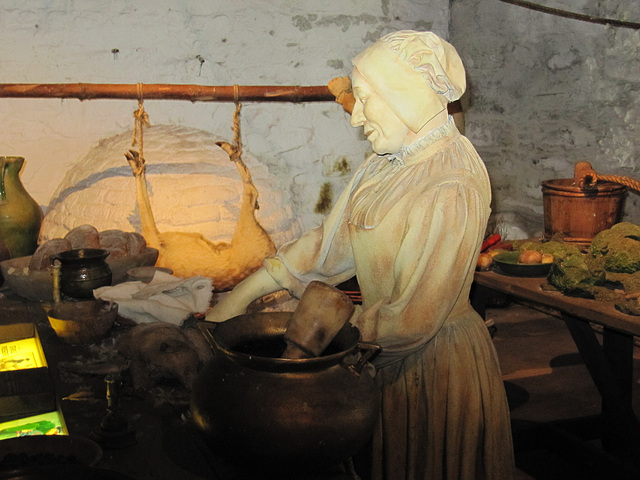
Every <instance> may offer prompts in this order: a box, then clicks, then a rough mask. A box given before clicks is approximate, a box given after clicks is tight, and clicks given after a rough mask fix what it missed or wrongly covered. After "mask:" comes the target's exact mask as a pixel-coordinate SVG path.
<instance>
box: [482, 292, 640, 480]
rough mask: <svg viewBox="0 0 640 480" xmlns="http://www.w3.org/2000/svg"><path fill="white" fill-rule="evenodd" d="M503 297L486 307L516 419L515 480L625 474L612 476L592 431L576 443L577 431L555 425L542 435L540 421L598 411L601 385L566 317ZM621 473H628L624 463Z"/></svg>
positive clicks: (637, 396)
mask: <svg viewBox="0 0 640 480" xmlns="http://www.w3.org/2000/svg"><path fill="white" fill-rule="evenodd" d="M497 303H498V305H497V306H494V307H493V308H490V309H488V310H487V314H486V319H487V321H488V322H489V323H491V322H493V323H494V325H495V327H496V331H495V335H494V344H495V347H496V350H497V352H498V357H499V359H500V364H501V368H502V372H503V377H504V380H505V388H506V391H507V397H508V399H509V405H510V408H511V419H512V424H513V426H514V445H515V451H516V467H517V468H518V476H517V480H528V479H545V480H553V479H567V478H580V479H581V480H585V479H608V478H622V475H623V473H619V474H617V475H614V476H612V471H613V470H612V469H611V464H610V463H609V462H608V460H609V458H607V457H605V456H601V455H600V454H599V452H600V444H599V440H597V439H593V438H589V439H588V441H587V442H584V443H583V444H581V445H579V446H577V447H576V446H575V445H576V444H574V443H573V442H572V441H571V440H573V439H575V438H577V437H576V436H575V435H573V434H574V433H575V432H576V430H572V434H569V433H566V430H557V429H554V428H552V429H551V430H550V431H548V430H544V432H545V433H544V434H540V431H539V430H540V429H539V427H540V425H541V424H545V425H550V426H551V427H553V426H554V425H557V424H558V423H562V422H564V421H566V422H564V423H565V424H566V423H569V420H570V419H574V418H576V417H590V416H595V415H597V414H598V413H599V411H600V396H599V394H598V391H597V390H596V387H595V385H594V384H593V382H592V380H591V377H590V376H589V373H588V371H587V369H586V367H585V366H584V364H583V363H582V360H581V357H580V354H579V353H578V350H577V348H576V346H575V344H574V343H573V340H572V338H571V336H570V334H569V332H568V330H567V328H566V327H565V325H564V322H563V321H562V320H560V319H558V318H555V317H552V316H549V315H547V314H544V313H541V312H538V311H536V310H532V309H530V308H526V307H523V306H520V305H517V304H511V303H507V304H502V305H499V304H500V302H497ZM639 350H640V348H639V349H635V353H634V379H640V369H639V368H638V363H639V362H638V351H639ZM633 389H634V391H633V402H634V403H633V406H634V411H635V412H636V415H637V416H639V417H640V383H637V382H634V385H633ZM591 418H592V419H594V418H595V417H591ZM548 422H552V423H551V424H550V423H548ZM583 424H584V422H582V423H580V424H579V425H583ZM592 424H593V423H592ZM534 432H535V433H534ZM580 432H582V431H580ZM586 437H588V435H585V436H582V435H581V436H580V438H586ZM615 463H617V460H616V461H615ZM616 468H617V465H616ZM622 472H628V470H627V467H626V466H624V465H623V466H622Z"/></svg>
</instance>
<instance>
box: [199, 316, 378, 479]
mask: <svg viewBox="0 0 640 480" xmlns="http://www.w3.org/2000/svg"><path fill="white" fill-rule="evenodd" d="M290 316H291V313H290V312H268V313H267V312H264V313H253V314H247V315H240V316H238V317H235V318H232V319H230V320H228V321H226V322H224V323H220V324H213V323H207V322H203V323H201V324H200V327H201V329H202V330H203V332H204V333H205V335H206V336H207V337H208V340H209V341H210V343H211V345H212V347H213V349H214V357H213V359H212V360H210V361H209V363H207V365H205V367H204V368H203V370H202V371H201V372H200V374H199V375H198V378H197V379H196V381H195V382H194V385H193V388H192V396H191V412H192V416H193V419H194V422H195V426H196V428H197V429H198V430H199V431H200V432H201V433H202V434H203V435H204V437H205V439H206V440H207V441H208V443H209V444H210V446H211V448H212V449H213V451H214V452H215V453H216V454H219V455H220V456H222V457H224V458H226V459H227V460H230V461H231V462H233V463H236V464H238V465H241V466H242V465H254V466H255V468H258V469H262V468H266V469H269V470H270V471H273V470H278V469H283V470H286V471H288V472H290V471H292V470H299V471H317V470H318V469H322V468H329V467H331V466H334V465H337V464H339V463H341V462H344V461H345V460H347V459H348V458H349V457H351V456H352V455H354V454H355V453H356V452H357V451H358V450H360V449H361V448H362V447H363V446H364V445H365V443H366V442H367V440H368V439H369V437H370V436H371V434H372V432H373V428H374V424H375V422H376V420H377V416H378V411H379V393H378V390H377V388H376V387H375V385H374V379H373V367H372V366H371V364H370V363H368V360H369V359H371V358H372V357H373V356H374V355H376V354H377V353H378V350H379V347H377V346H375V345H369V344H364V343H361V342H359V340H360V332H359V331H358V329H357V328H356V327H354V326H352V325H350V324H346V325H345V326H344V328H343V329H342V330H341V331H340V332H339V333H338V334H337V335H336V337H335V339H334V340H333V342H332V343H331V345H329V347H328V348H327V350H325V352H324V354H323V355H322V356H321V357H317V358H306V359H284V358H279V356H280V355H281V354H282V352H283V351H284V349H285V346H286V345H285V342H284V340H283V336H284V332H285V329H286V325H287V323H288V321H289V318H290Z"/></svg>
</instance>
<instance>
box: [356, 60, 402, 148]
mask: <svg viewBox="0 0 640 480" xmlns="http://www.w3.org/2000/svg"><path fill="white" fill-rule="evenodd" d="M351 84H352V89H353V96H354V97H355V99H356V103H355V105H354V106H353V111H352V112H351V126H353V127H360V126H362V127H363V130H364V134H365V135H366V136H367V140H369V142H371V146H372V148H373V151H374V152H376V153H377V154H379V155H383V154H385V153H397V152H399V151H400V149H401V148H402V147H403V146H404V144H405V141H406V139H407V136H408V135H409V132H410V130H409V128H408V127H407V126H406V125H405V124H404V123H402V121H401V120H400V119H399V118H398V117H397V115H396V114H395V113H394V112H393V110H391V108H390V107H389V105H387V102H385V101H384V100H383V99H382V97H381V96H380V95H378V93H377V92H375V91H374V90H373V88H371V86H370V85H369V83H368V82H367V81H366V80H365V78H364V77H363V76H362V75H361V74H360V72H359V71H358V69H357V68H354V69H353V72H352V74H351Z"/></svg>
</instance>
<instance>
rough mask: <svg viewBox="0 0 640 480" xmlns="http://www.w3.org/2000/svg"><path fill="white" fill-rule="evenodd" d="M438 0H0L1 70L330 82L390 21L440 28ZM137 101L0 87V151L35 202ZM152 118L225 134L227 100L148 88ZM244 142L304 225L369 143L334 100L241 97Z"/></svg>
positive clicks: (228, 81) (64, 78)
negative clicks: (3, 92) (39, 95)
mask: <svg viewBox="0 0 640 480" xmlns="http://www.w3.org/2000/svg"><path fill="white" fill-rule="evenodd" d="M448 22H449V2H448V1H446V0H435V1H431V0H328V1H325V2H319V1H317V0H270V1H247V0H236V1H233V2H232V1H224V0H138V1H135V2H132V1H129V0H113V1H108V2H105V1H104V0H75V1H74V0H2V1H1V2H0V31H2V41H1V42H0V83H76V82H86V83H127V84H135V83H139V82H142V83H173V84H203V85H233V84H236V83H237V84H240V85H326V84H327V83H328V82H329V80H331V79H332V78H334V77H336V76H342V75H347V74H348V73H349V72H350V59H351V58H352V57H353V56H354V55H355V54H356V53H358V52H359V51H361V50H362V49H363V48H365V47H366V46H368V45H369V44H371V43H372V42H373V41H375V40H376V39H377V38H379V37H380V36H381V35H383V34H385V33H388V32H390V31H393V30H398V29H406V28H409V29H418V30H432V31H434V32H436V33H438V34H440V35H443V36H445V37H446V36H447V33H448V28H449V24H448ZM135 107H136V102H134V101H122V100H91V101H84V102H80V101H78V100H74V99H68V100H55V99H7V98H0V112H1V118H2V127H1V128H0V155H21V156H24V157H25V158H26V159H27V162H26V165H25V168H24V170H23V172H22V180H23V183H24V184H25V186H26V188H27V190H28V191H29V192H30V193H31V194H32V196H33V197H34V198H35V199H36V200H37V201H38V202H39V203H40V204H41V205H43V206H44V207H45V210H46V206H47V205H48V204H49V201H50V198H51V195H52V194H53V192H54V191H55V189H56V187H57V186H58V184H59V183H60V181H61V180H62V178H63V177H64V175H65V172H66V171H67V170H69V169H70V168H72V166H73V165H74V164H75V163H77V162H78V161H80V160H81V159H82V158H84V156H85V155H86V154H87V152H88V151H89V150H91V149H92V148H93V147H95V146H96V145H97V144H98V142H99V141H100V140H101V139H104V138H109V137H112V136H114V135H118V134H122V133H124V132H127V131H129V130H130V129H131V128H132V122H133V117H132V112H133V110H134V109H135ZM145 108H146V110H147V112H148V113H149V115H150V120H151V122H152V123H154V124H177V125H184V126H189V127H194V128H198V129H203V130H207V131H210V132H213V133H215V134H217V135H220V136H223V137H224V136H228V137H229V139H231V138H232V134H231V121H232V112H233V106H232V105H230V104H222V103H190V102H184V101H169V100H166V101H151V100H148V101H146V102H145ZM243 134H244V143H245V148H246V149H247V150H249V151H250V152H251V153H252V154H253V155H254V156H255V157H257V158H258V159H259V160H261V161H263V162H264V163H265V164H266V165H267V167H268V168H269V170H270V171H271V173H273V174H275V175H277V176H278V178H280V179H282V181H283V183H284V184H285V185H288V186H289V188H290V194H291V196H292V199H293V202H294V206H295V213H296V214H297V215H299V217H300V219H301V221H302V223H303V226H304V227H305V228H309V227H312V226H315V225H317V224H318V223H319V222H320V221H321V219H322V215H320V214H316V213H314V208H315V205H316V203H317V201H318V198H319V192H320V187H321V185H322V184H323V183H325V182H330V183H331V184H332V186H333V191H334V193H335V195H337V194H338V193H339V192H340V190H341V189H342V187H343V186H344V183H345V181H346V179H347V177H348V175H340V174H337V173H335V172H333V171H332V170H333V168H332V167H333V165H334V164H335V163H336V162H340V161H341V160H342V159H346V160H347V162H348V163H349V164H350V165H352V168H355V167H356V166H357V165H358V164H359V163H360V162H361V161H362V159H363V158H364V157H365V155H366V154H367V150H368V148H369V146H368V144H367V142H366V141H365V140H364V139H363V137H362V136H361V134H360V132H359V131H358V130H356V129H353V128H351V127H350V126H349V124H348V118H347V116H346V114H344V112H343V111H342V109H341V108H340V106H339V105H337V104H334V103H327V102H325V103H305V104H292V103H278V104H276V103H251V104H246V105H245V107H244V109H243Z"/></svg>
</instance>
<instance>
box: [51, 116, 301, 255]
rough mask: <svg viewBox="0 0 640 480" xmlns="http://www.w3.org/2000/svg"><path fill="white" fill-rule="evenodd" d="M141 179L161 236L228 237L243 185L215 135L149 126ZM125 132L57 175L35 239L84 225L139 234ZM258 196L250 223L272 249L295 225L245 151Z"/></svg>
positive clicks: (281, 197)
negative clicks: (171, 233) (259, 228)
mask: <svg viewBox="0 0 640 480" xmlns="http://www.w3.org/2000/svg"><path fill="white" fill-rule="evenodd" d="M144 135H145V136H144V156H145V158H146V164H147V171H146V177H147V181H148V185H149V193H150V200H151V205H152V208H153V213H154V215H155V220H156V224H157V225H158V229H159V230H160V231H161V232H162V231H165V232H167V231H179V232H198V233H201V234H203V235H204V236H205V237H206V238H207V239H209V240H211V241H213V242H219V241H228V240H230V239H231V236H232V235H233V231H234V228H235V224H236V221H237V218H238V213H239V210H240V205H241V202H242V192H243V188H242V181H241V180H240V177H239V175H238V172H237V170H236V167H235V165H234V164H233V163H232V162H231V161H230V160H229V155H228V154H227V153H226V152H225V151H223V150H222V149H221V148H220V147H218V146H217V145H216V144H215V142H216V141H219V140H224V141H232V134H231V132H229V135H228V136H227V137H224V138H223V137H217V136H215V135H213V134H211V133H209V132H205V131H203V130H197V129H193V128H189V127H182V126H175V125H154V126H151V127H149V128H145V131H144ZM130 148H131V133H130V132H126V133H123V134H120V135H117V136H115V137H111V138H108V139H105V140H102V141H100V143H99V144H98V146H96V147H95V148H93V149H92V150H91V151H90V152H89V153H88V154H87V156H86V157H85V158H84V159H82V160H81V161H79V162H78V163H77V164H76V166H75V167H74V168H72V169H71V170H70V171H69V172H68V173H67V175H66V176H65V177H64V179H63V180H62V182H61V183H60V185H59V186H58V188H57V190H56V192H55V193H54V195H53V197H52V198H51V201H50V203H49V209H48V211H47V213H46V215H45V218H44V221H43V223H42V228H41V230H40V241H39V243H43V242H44V241H46V240H49V239H52V238H56V237H64V236H65V235H66V234H67V233H68V232H69V231H70V230H72V229H73V228H75V227H77V226H80V225H84V224H90V225H93V226H94V227H95V228H96V229H98V230H99V231H104V230H111V229H116V230H123V231H136V232H141V229H140V218H139V216H138V212H137V207H136V189H135V183H134V177H133V174H132V173H131V168H130V167H129V164H128V163H127V161H126V159H125V157H124V154H125V152H127V151H128V150H129V149H130ZM242 158H243V160H244V162H245V163H246V164H247V167H248V168H249V170H250V171H251V175H252V177H253V183H254V185H255V186H256V188H257V189H258V192H259V193H260V197H259V200H258V201H259V204H260V210H258V211H257V212H256V218H257V219H258V221H259V222H260V224H261V225H262V226H263V228H264V229H265V230H266V231H267V233H268V234H269V236H270V237H271V239H272V240H273V242H274V243H275V245H276V246H278V247H279V246H280V245H282V244H283V243H284V242H286V241H288V240H291V239H293V238H296V237H298V236H299V235H300V233H301V226H300V223H299V222H298V220H297V219H296V218H295V215H294V214H293V211H292V206H291V201H290V197H289V194H288V192H287V191H286V190H285V189H284V188H283V187H282V185H281V184H280V183H279V182H278V180H277V178H276V177H274V176H273V175H271V174H270V173H269V171H268V170H267V168H266V167H265V166H264V165H263V164H261V163H260V162H259V161H257V160H256V159H255V158H254V157H252V156H251V154H250V153H249V152H246V151H245V152H244V153H243V156H242Z"/></svg>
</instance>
